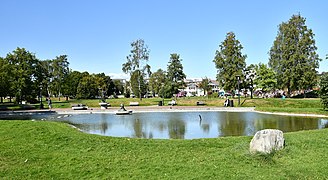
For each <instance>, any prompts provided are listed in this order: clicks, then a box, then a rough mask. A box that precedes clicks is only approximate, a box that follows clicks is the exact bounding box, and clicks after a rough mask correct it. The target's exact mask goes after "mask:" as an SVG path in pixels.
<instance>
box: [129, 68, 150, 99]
mask: <svg viewBox="0 0 328 180" xmlns="http://www.w3.org/2000/svg"><path fill="white" fill-rule="evenodd" d="M140 74H141V72H140V71H138V70H137V71H134V72H133V73H132V76H131V79H130V81H131V87H132V92H133V93H134V95H135V96H136V97H139V98H140V99H141V97H143V96H144V95H145V94H146V93H147V86H146V83H145V81H144V78H143V76H140Z"/></svg>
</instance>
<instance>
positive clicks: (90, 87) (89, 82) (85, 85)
mask: <svg viewBox="0 0 328 180" xmlns="http://www.w3.org/2000/svg"><path fill="white" fill-rule="evenodd" d="M100 82H101V80H100V79H99V77H97V76H96V75H94V74H91V75H90V74H89V73H83V77H82V79H81V80H80V82H79V85H78V87H77V95H76V97H77V98H79V99H94V98H96V97H97V96H99V84H100Z"/></svg>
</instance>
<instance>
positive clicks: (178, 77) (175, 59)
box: [167, 53, 186, 95]
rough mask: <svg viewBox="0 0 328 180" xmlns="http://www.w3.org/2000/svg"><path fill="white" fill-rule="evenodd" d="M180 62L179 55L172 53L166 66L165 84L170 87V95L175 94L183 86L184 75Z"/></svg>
mask: <svg viewBox="0 0 328 180" xmlns="http://www.w3.org/2000/svg"><path fill="white" fill-rule="evenodd" d="M181 61H182V59H180V55H179V54H176V53H173V54H171V57H170V61H169V63H168V65H167V83H169V84H170V85H171V95H172V94H177V93H178V92H179V89H180V88H183V86H184V79H185V78H186V75H185V74H184V72H183V66H182V64H181Z"/></svg>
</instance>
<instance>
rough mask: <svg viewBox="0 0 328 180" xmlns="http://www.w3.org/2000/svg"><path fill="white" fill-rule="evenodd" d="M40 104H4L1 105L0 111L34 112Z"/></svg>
mask: <svg viewBox="0 0 328 180" xmlns="http://www.w3.org/2000/svg"><path fill="white" fill-rule="evenodd" d="M39 106H40V105H39V104H37V105H36V104H14V103H3V104H0V111H13V110H32V109H36V108H38V107H39Z"/></svg>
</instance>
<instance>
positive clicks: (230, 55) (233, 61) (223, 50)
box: [213, 32, 247, 91]
mask: <svg viewBox="0 0 328 180" xmlns="http://www.w3.org/2000/svg"><path fill="white" fill-rule="evenodd" d="M242 49H243V47H242V45H241V44H240V42H239V41H238V40H237V39H236V36H235V34H234V33H233V32H229V33H227V35H226V39H225V40H224V41H223V42H222V43H221V44H220V49H219V50H217V51H216V53H215V57H214V60H213V62H214V63H215V66H216V68H217V72H218V74H217V77H216V78H217V80H218V82H219V84H220V86H221V87H222V88H223V89H224V90H231V91H232V90H234V89H236V87H237V80H236V76H240V77H241V79H240V80H241V81H243V78H244V77H243V76H242V71H243V69H244V68H245V66H246V62H245V59H246V57H247V56H246V55H242V53H241V50H242Z"/></svg>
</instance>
